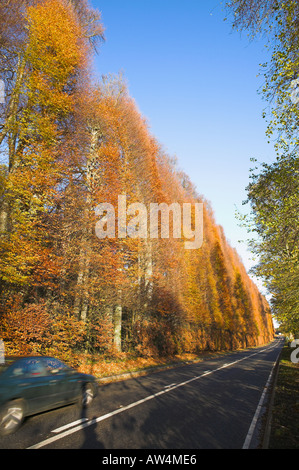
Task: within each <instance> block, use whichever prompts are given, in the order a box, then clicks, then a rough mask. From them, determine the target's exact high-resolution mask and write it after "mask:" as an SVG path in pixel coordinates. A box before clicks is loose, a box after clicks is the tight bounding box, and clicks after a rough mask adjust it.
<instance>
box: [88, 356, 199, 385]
mask: <svg viewBox="0 0 299 470" xmlns="http://www.w3.org/2000/svg"><path fill="white" fill-rule="evenodd" d="M202 361H203V359H195V360H194V361H182V362H177V363H173V364H167V365H164V366H153V367H149V368H147V369H140V370H137V371H134V372H124V373H122V374H117V375H111V376H109V377H100V378H97V382H98V384H99V385H105V384H109V383H114V382H121V381H122V380H128V379H134V378H136V377H143V376H146V375H149V374H154V373H156V372H162V371H163V370H169V369H175V368H176V367H183V366H186V365H190V364H197V363H198V362H202Z"/></svg>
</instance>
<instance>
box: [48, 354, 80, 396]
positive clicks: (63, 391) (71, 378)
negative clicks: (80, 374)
mask: <svg viewBox="0 0 299 470" xmlns="http://www.w3.org/2000/svg"><path fill="white" fill-rule="evenodd" d="M43 362H44V364H45V367H46V369H47V373H48V374H49V377H50V382H51V384H52V389H51V393H52V395H53V396H52V399H53V401H55V402H56V403H57V404H64V403H70V402H72V401H73V400H75V399H76V398H77V397H78V395H79V383H78V379H77V373H76V371H74V370H73V369H71V368H70V367H68V366H67V365H66V364H64V362H62V361H60V360H59V359H56V358H51V357H46V358H43Z"/></svg>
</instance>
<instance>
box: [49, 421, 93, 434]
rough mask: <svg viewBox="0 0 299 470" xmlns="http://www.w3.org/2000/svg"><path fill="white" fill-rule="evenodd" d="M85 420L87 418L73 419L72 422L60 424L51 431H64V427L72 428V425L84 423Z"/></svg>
mask: <svg viewBox="0 0 299 470" xmlns="http://www.w3.org/2000/svg"><path fill="white" fill-rule="evenodd" d="M85 421H88V418H81V419H77V421H73V422H72V423H69V424H65V425H64V426H61V427H60V428H56V429H54V430H53V431H51V432H54V433H55V434H57V433H59V432H62V431H65V430H66V429H69V428H72V427H73V426H76V425H77V424H80V423H84V422H85Z"/></svg>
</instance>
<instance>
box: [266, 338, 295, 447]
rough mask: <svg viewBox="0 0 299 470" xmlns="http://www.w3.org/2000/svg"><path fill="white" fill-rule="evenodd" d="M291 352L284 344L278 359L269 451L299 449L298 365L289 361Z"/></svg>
mask: <svg viewBox="0 0 299 470" xmlns="http://www.w3.org/2000/svg"><path fill="white" fill-rule="evenodd" d="M293 351H294V349H291V348H290V347H289V346H288V345H287V344H286V345H285V346H284V348H283V350H282V354H281V357H280V365H279V371H278V378H277V384H276V388H275V397H274V403H273V408H272V422H271V431H270V439H269V446H268V448H269V449H299V427H298V423H299V394H298V390H299V363H297V364H294V363H293V362H292V361H291V354H292V352H293Z"/></svg>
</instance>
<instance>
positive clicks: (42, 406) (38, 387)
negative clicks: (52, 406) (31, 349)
mask: <svg viewBox="0 0 299 470" xmlns="http://www.w3.org/2000/svg"><path fill="white" fill-rule="evenodd" d="M18 366H19V368H20V371H21V372H20V373H19V374H16V375H15V377H14V382H15V383H14V386H15V387H16V388H19V395H20V396H21V397H22V398H24V400H25V401H26V404H27V407H28V413H38V412H40V411H44V410H46V409H48V407H49V395H50V389H51V384H50V383H49V378H48V376H47V373H46V370H45V368H44V366H43V364H42V362H41V360H40V359H39V358H35V357H30V358H26V359H23V360H22V361H20V363H19V364H18Z"/></svg>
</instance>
